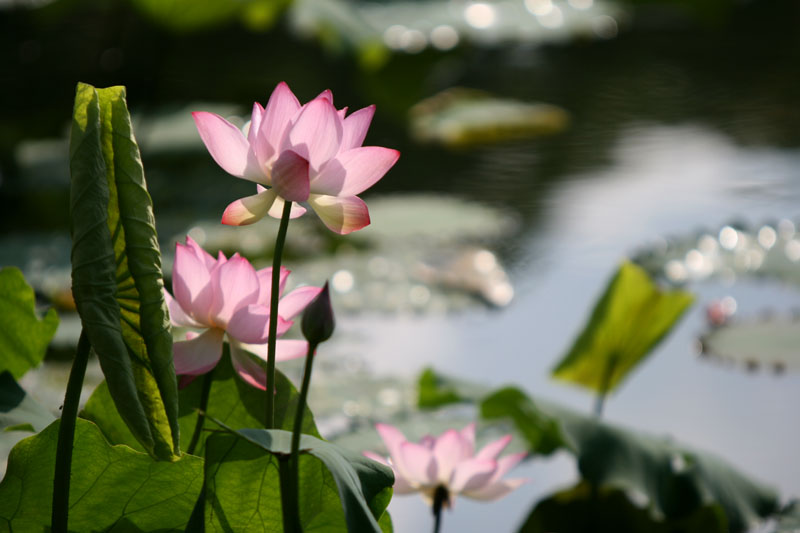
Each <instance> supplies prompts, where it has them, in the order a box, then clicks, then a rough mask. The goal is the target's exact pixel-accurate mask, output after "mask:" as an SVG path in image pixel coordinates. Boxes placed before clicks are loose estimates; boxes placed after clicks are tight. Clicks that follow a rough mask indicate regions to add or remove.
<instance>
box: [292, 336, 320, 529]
mask: <svg viewBox="0 0 800 533" xmlns="http://www.w3.org/2000/svg"><path fill="white" fill-rule="evenodd" d="M316 349H317V345H316V344H313V343H310V342H309V343H308V353H306V365H305V369H304V370H303V385H302V386H301V387H300V398H299V399H298V400H297V411H296V412H295V414H294V429H293V430H292V452H291V455H290V456H289V483H290V485H289V489H290V493H289V497H290V498H291V499H293V500H294V502H295V504H294V505H295V512H294V513H293V516H294V517H296V519H297V524H299V523H300V514H299V513H300V510H299V502H300V435H301V434H302V433H303V415H304V414H305V410H306V399H307V398H308V389H309V388H310V386H311V367H312V366H313V364H314V352H315V351H316ZM284 523H285V522H284ZM285 531H289V530H286V529H285ZM298 531H299V529H298Z"/></svg>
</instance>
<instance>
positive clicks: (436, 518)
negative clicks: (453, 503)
mask: <svg viewBox="0 0 800 533" xmlns="http://www.w3.org/2000/svg"><path fill="white" fill-rule="evenodd" d="M449 497H450V495H449V493H448V492H447V488H445V487H443V486H441V485H439V486H438V487H436V490H435V491H434V493H433V533H439V528H440V527H441V526H442V509H443V508H444V507H445V506H446V505H448V503H449Z"/></svg>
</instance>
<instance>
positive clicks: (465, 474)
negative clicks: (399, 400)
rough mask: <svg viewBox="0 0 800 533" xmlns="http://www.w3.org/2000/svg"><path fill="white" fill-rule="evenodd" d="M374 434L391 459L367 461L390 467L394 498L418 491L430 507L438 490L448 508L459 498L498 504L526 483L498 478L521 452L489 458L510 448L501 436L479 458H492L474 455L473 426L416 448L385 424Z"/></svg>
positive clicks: (427, 440)
mask: <svg viewBox="0 0 800 533" xmlns="http://www.w3.org/2000/svg"><path fill="white" fill-rule="evenodd" d="M376 429H377V430H378V433H379V434H380V436H381V438H382V439H383V442H384V444H385V445H386V448H387V449H388V450H389V455H390V459H389V460H388V461H385V460H382V459H381V458H380V457H378V456H377V455H375V454H373V453H365V454H364V455H366V456H367V457H369V458H371V459H374V460H377V461H381V462H383V463H384V464H388V465H389V466H391V467H392V470H393V471H394V474H395V485H394V488H395V493H397V494H403V493H408V492H415V491H418V492H420V493H421V495H422V496H423V498H424V499H425V501H426V502H428V503H429V504H432V503H433V495H434V493H435V492H436V490H438V489H440V488H444V489H445V490H446V491H447V495H446V498H445V501H446V502H448V503H449V505H452V504H453V502H454V499H455V496H456V495H457V494H463V495H464V496H467V497H470V498H476V499H496V498H500V497H501V496H504V495H505V494H507V493H509V492H510V491H512V490H514V489H515V488H517V487H518V486H520V485H521V484H522V483H525V482H526V481H527V480H524V479H511V480H502V479H500V478H501V477H502V476H503V475H505V474H506V473H507V472H508V471H509V470H510V469H511V468H513V467H514V466H516V465H517V464H518V463H519V462H520V461H521V460H522V459H523V458H524V457H525V455H526V454H525V453H518V454H512V455H509V456H507V457H503V458H501V459H499V460H497V461H495V460H494V459H493V458H494V457H496V456H497V454H499V453H500V451H501V450H502V448H503V447H505V446H506V445H507V444H508V441H509V439H508V438H506V437H504V438H501V439H499V440H497V441H494V442H492V443H491V444H489V445H488V446H486V447H485V448H484V449H483V450H482V453H484V455H487V456H489V455H491V456H492V457H493V458H492V459H487V458H484V457H481V456H480V454H479V455H478V456H473V451H474V448H475V425H474V424H470V425H468V426H467V427H465V428H463V429H462V430H460V431H457V430H454V429H450V430H447V431H445V432H444V433H443V434H442V435H440V436H439V437H433V436H430V435H426V436H425V437H423V438H422V439H421V440H420V441H419V443H414V442H408V441H407V440H406V438H405V437H404V436H403V434H402V433H401V432H400V431H399V430H398V429H397V428H394V427H392V426H389V425H387V424H377V425H376Z"/></svg>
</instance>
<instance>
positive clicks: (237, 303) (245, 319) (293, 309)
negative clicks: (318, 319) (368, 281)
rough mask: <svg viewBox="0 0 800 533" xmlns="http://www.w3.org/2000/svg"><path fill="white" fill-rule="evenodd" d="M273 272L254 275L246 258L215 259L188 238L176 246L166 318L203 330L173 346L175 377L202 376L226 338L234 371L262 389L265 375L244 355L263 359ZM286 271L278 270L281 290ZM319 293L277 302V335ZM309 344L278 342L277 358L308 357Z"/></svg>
mask: <svg viewBox="0 0 800 533" xmlns="http://www.w3.org/2000/svg"><path fill="white" fill-rule="evenodd" d="M271 276H272V269H271V268H264V269H262V270H258V271H256V270H255V269H254V268H253V266H252V265H251V264H250V263H249V262H248V261H247V259H245V258H243V257H240V256H239V254H234V255H233V256H232V257H231V258H230V259H227V258H226V257H225V255H224V254H223V253H222V252H220V253H219V256H218V257H217V259H214V258H213V257H212V256H211V255H209V254H208V253H207V252H206V251H205V250H203V249H202V248H201V247H200V246H199V245H198V244H197V243H196V242H194V241H193V240H192V239H191V237H186V244H180V243H178V245H177V249H176V251H175V265H174V267H173V269H172V292H173V294H174V298H173V297H172V296H171V295H170V294H169V293H168V292H167V291H166V290H164V296H165V297H166V300H167V306H168V307H169V315H170V319H171V321H172V323H173V324H174V325H176V326H184V327H189V328H206V330H205V331H204V332H203V333H201V334H197V333H194V332H192V333H189V334H187V336H186V337H187V340H185V341H179V342H176V343H174V344H173V355H174V361H175V373H176V374H179V375H185V376H197V375H199V374H205V373H206V372H208V371H210V370H211V369H212V368H214V367H215V366H216V364H217V363H218V362H219V360H220V357H222V343H223V340H224V337H225V335H226V334H227V337H228V341H229V345H230V352H231V359H232V361H233V367H234V368H235V369H236V372H237V373H238V374H239V376H240V377H241V378H242V379H243V380H244V381H246V382H247V383H249V384H250V385H253V386H254V387H258V388H260V389H265V388H266V372H265V370H264V369H262V368H261V366H260V365H259V364H257V362H256V361H254V360H253V359H252V357H251V356H250V355H248V354H247V353H246V352H250V353H252V354H255V355H256V356H258V357H260V358H262V359H264V360H266V358H267V345H266V344H265V343H266V342H267V335H268V324H269V299H270V293H271V292H272V291H271V283H270V282H271ZM288 277H289V271H288V270H286V269H281V278H280V292H281V293H283V288H284V286H285V285H286V279H287V278H288ZM321 290H322V289H320V288H319V287H300V288H299V289H295V290H293V291H292V292H290V293H289V294H287V295H286V296H283V298H281V300H280V303H279V306H278V314H279V316H278V336H280V335H283V334H284V333H286V331H287V330H288V329H289V328H290V327H291V325H292V321H291V320H290V319H291V318H293V317H295V316H296V315H297V314H298V313H300V312H301V311H302V310H303V308H305V306H306V305H308V304H309V302H311V300H313V299H314V298H316V296H317V295H318V294H319V292H320V291H321ZM307 346H308V345H307V343H306V342H305V341H301V340H278V341H277V342H276V360H277V361H285V360H287V359H294V358H297V357H303V356H305V355H306V349H307Z"/></svg>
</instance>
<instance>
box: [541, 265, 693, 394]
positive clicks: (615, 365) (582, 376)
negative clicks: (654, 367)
mask: <svg viewBox="0 0 800 533" xmlns="http://www.w3.org/2000/svg"><path fill="white" fill-rule="evenodd" d="M693 299H694V297H693V296H692V295H691V294H689V293H687V292H684V291H680V290H671V291H669V290H662V289H660V288H659V287H658V286H657V285H656V284H655V283H654V282H653V280H652V279H650V277H649V276H648V275H647V273H646V272H645V271H644V270H643V269H642V268H641V267H639V266H637V265H635V264H633V263H631V262H627V261H626V262H624V263H623V264H622V265H621V266H620V268H619V270H618V271H617V273H616V274H615V275H614V277H613V278H612V279H611V282H610V283H609V284H608V287H607V288H606V290H605V292H604V293H603V295H602V297H601V298H600V300H599V301H598V302H597V304H596V305H595V308H594V310H593V311H592V315H591V317H590V319H589V322H588V324H586V326H585V327H584V329H583V331H582V332H581V334H580V335H579V336H578V338H577V339H576V340H575V343H574V344H573V345H572V348H571V349H570V350H569V352H568V353H567V354H566V356H564V358H563V359H562V360H561V362H560V363H558V365H557V366H556V367H555V369H554V370H553V376H554V377H556V378H558V379H561V380H564V381H569V382H572V383H577V384H579V385H583V386H584V387H587V388H589V389H592V390H594V391H597V392H599V393H601V394H604V393H606V392H610V391H613V390H614V389H615V388H616V387H617V386H618V385H619V384H620V383H621V382H622V381H623V380H624V379H625V377H626V376H627V375H628V374H629V373H630V372H631V371H632V370H633V369H634V368H636V366H637V365H639V364H640V363H641V362H642V361H643V360H644V358H645V357H646V356H647V355H648V354H649V353H650V352H651V351H652V350H653V348H655V347H656V345H658V343H659V342H660V341H661V340H662V339H663V338H664V337H665V336H666V335H667V333H669V331H670V330H671V329H672V327H673V326H674V325H675V324H676V323H677V321H678V319H679V318H680V317H681V315H683V313H684V311H686V309H687V308H688V307H689V306H690V305H691V303H692V301H693Z"/></svg>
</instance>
